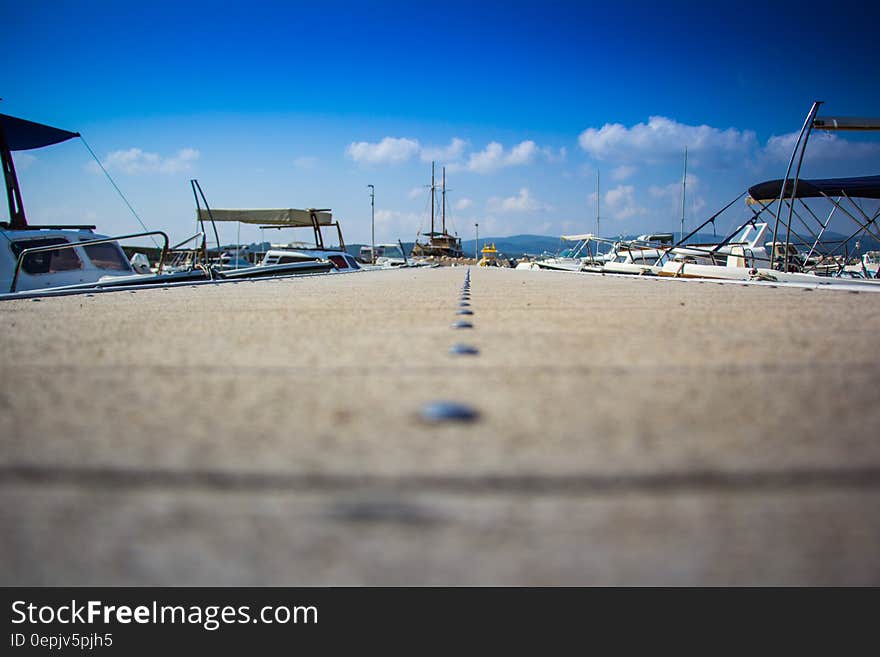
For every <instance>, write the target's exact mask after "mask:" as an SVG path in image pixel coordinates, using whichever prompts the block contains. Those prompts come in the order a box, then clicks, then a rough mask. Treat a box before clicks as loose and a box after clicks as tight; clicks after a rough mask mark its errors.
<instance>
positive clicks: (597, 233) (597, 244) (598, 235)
mask: <svg viewBox="0 0 880 657" xmlns="http://www.w3.org/2000/svg"><path fill="white" fill-rule="evenodd" d="M600 198H601V197H600V196H599V169H596V237H601V236H602V231H601V230H599V200H600ZM596 255H599V243H598V242H597V243H596Z"/></svg>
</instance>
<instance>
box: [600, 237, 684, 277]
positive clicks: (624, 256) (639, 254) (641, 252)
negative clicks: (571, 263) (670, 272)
mask: <svg viewBox="0 0 880 657" xmlns="http://www.w3.org/2000/svg"><path fill="white" fill-rule="evenodd" d="M672 240H673V236H672V234H671V233H654V234H648V235H639V236H638V237H637V238H636V239H635V240H630V241H623V242H617V243H615V244H614V247H613V248H612V250H611V252H610V254H609V256H608V257H607V258H606V260H605V263H604V264H603V265H602V272H603V273H606V274H633V275H636V276H646V275H647V276H656V275H659V274H660V272H661V270H662V268H663V267H662V262H663V260H664V259H665V258H666V257H667V255H668V252H669V247H670V246H671V245H672Z"/></svg>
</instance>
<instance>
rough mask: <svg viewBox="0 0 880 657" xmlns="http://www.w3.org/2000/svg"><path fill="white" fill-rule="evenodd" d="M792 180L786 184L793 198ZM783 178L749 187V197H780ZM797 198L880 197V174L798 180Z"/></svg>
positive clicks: (755, 199)
mask: <svg viewBox="0 0 880 657" xmlns="http://www.w3.org/2000/svg"><path fill="white" fill-rule="evenodd" d="M791 188H792V181H791V180H789V181H788V182H787V183H786V185H785V198H791ZM780 191H782V181H781V180H768V181H767V182H762V183H758V184H757V185H753V186H752V187H749V199H748V200H751V201H753V202H757V201H760V202H762V203H769V202H772V201H776V200H778V199H779V192H780ZM796 196H797V198H821V197H823V196H849V197H851V198H877V199H880V176H862V177H861V178H827V179H824V180H798V184H797V194H796Z"/></svg>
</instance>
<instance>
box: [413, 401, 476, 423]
mask: <svg viewBox="0 0 880 657" xmlns="http://www.w3.org/2000/svg"><path fill="white" fill-rule="evenodd" d="M421 416H422V420H423V421H425V422H429V423H431V424H439V423H441V422H474V421H475V420H477V419H478V418H479V417H480V414H479V412H477V410H476V409H474V408H472V407H470V406H467V405H465V404H459V403H458V402H450V401H435V402H430V403H428V404H425V405H424V406H422V412H421Z"/></svg>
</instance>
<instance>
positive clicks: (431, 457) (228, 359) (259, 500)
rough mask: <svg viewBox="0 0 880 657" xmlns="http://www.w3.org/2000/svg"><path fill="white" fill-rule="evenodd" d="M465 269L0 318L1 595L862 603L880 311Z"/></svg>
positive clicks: (868, 565)
mask: <svg viewBox="0 0 880 657" xmlns="http://www.w3.org/2000/svg"><path fill="white" fill-rule="evenodd" d="M465 271H466V270H465V269H464V268H443V269H404V270H397V271H376V272H362V273H357V274H350V275H343V274H339V275H323V276H307V277H300V278H292V279H286V280H277V281H256V282H253V281H243V282H240V283H235V284H224V285H217V286H202V287H198V288H190V287H184V288H179V289H153V290H141V291H137V292H134V293H130V292H114V293H105V294H95V295H93V296H84V295H78V296H69V297H60V298H46V299H42V300H39V301H33V300H20V301H9V302H4V303H0V330H2V335H3V338H2V339H0V354H2V358H0V372H2V380H3V382H4V385H3V386H2V389H0V445H2V450H0V526H2V528H3V537H2V540H0V583H2V584H4V585H490V584H496V585H606V584H629V585H662V584H669V585H699V584H719V585H726V584H741V585H752V584H780V585H787V584H839V585H863V584H872V585H878V584H880V514H878V513H877V509H878V508H880V440H878V427H880V384H878V382H880V358H878V350H877V327H878V326H880V295H878V294H872V293H859V294H854V293H850V292H841V291H830V290H821V289H819V290H812V289H803V288H793V289H786V288H783V287H781V286H780V287H777V288H771V287H769V286H763V287H762V286H742V285H735V284H717V283H711V282H705V283H697V282H681V281H663V280H655V279H640V278H623V277H601V276H592V275H579V274H566V273H553V272H531V271H515V270H495V269H492V270H486V269H479V268H476V267H471V268H470V272H471V300H470V303H471V306H470V309H471V310H473V313H474V314H473V315H472V316H457V315H456V314H455V313H456V310H458V309H459V296H460V292H461V288H462V284H463V282H464V280H465ZM459 319H467V320H471V321H472V322H473V325H474V326H473V328H471V329H453V328H451V324H452V323H453V322H454V321H456V320H459ZM455 343H465V344H468V345H471V346H473V347H476V348H477V349H478V350H479V353H478V354H476V355H455V354H451V353H450V351H449V349H450V346H451V345H453V344H455ZM434 401H453V402H462V403H466V404H469V405H470V406H471V407H473V408H474V409H475V410H476V411H477V412H478V414H479V415H478V417H477V419H476V420H475V421H472V422H454V421H453V422H448V423H444V422H440V423H431V422H426V421H425V419H424V417H423V416H422V414H421V409H423V407H424V406H425V404H428V403H430V402H434Z"/></svg>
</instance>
